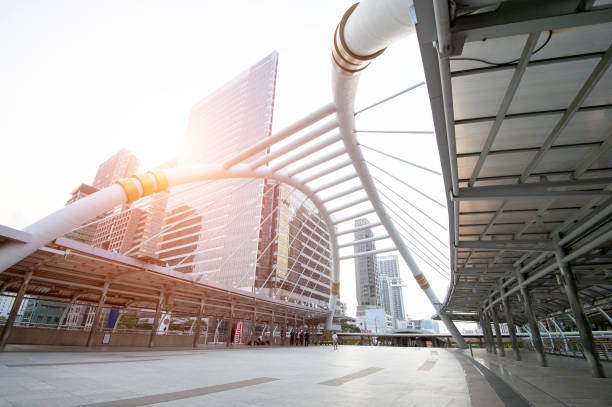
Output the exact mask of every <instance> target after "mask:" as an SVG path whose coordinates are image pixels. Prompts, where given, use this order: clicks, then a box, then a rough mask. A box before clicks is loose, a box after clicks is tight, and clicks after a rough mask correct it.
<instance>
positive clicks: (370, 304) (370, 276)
mask: <svg viewBox="0 0 612 407" xmlns="http://www.w3.org/2000/svg"><path fill="white" fill-rule="evenodd" d="M369 223H370V222H369V221H368V220H367V219H356V220H355V227H361V226H367V225H368V224H369ZM373 236H374V233H372V229H370V228H364V229H361V230H359V231H357V232H355V240H363V239H367V238H370V237H373ZM354 250H355V253H363V252H369V251H373V250H376V245H375V243H374V241H371V242H365V243H360V244H357V245H355V246H354ZM355 283H356V289H357V290H356V291H357V316H364V315H365V310H366V309H367V308H374V309H378V308H381V306H382V301H381V297H380V284H379V281H378V265H377V262H376V255H375V254H368V255H363V256H359V257H356V258H355Z"/></svg>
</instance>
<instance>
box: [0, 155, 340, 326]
mask: <svg viewBox="0 0 612 407" xmlns="http://www.w3.org/2000/svg"><path fill="white" fill-rule="evenodd" d="M161 172H163V173H164V175H165V177H166V179H167V182H168V185H167V186H168V187H172V186H177V185H181V184H187V183H190V182H197V181H203V180H220V179H228V178H266V179H274V180H276V181H279V182H283V183H285V184H288V185H291V186H293V187H295V188H296V189H298V190H299V191H301V192H302V193H304V195H306V196H307V197H308V198H309V199H310V200H311V201H312V203H313V204H314V205H315V206H316V208H317V209H318V210H319V213H320V216H321V217H322V218H323V221H324V222H325V224H326V226H327V229H328V232H329V245H330V247H331V252H332V275H331V285H332V293H331V294H330V300H329V310H330V315H331V316H333V313H334V310H335V307H336V300H337V298H338V285H339V277H340V274H339V273H340V268H339V265H340V260H339V252H338V239H337V237H336V231H335V227H334V224H333V222H332V219H331V216H330V215H329V213H328V212H327V209H326V208H325V205H323V202H321V200H320V199H319V198H318V197H317V196H316V194H315V193H314V192H313V191H312V190H311V189H310V188H308V187H307V186H305V185H303V184H302V183H301V182H299V181H297V180H296V179H294V178H292V177H290V176H288V175H286V174H284V173H278V172H274V171H272V170H270V169H269V168H267V167H263V168H259V169H256V170H252V169H251V168H250V166H249V165H248V164H236V165H234V166H233V167H231V168H229V169H225V168H224V167H223V165H197V166H192V167H186V168H171V169H167V170H163V171H161ZM136 186H137V182H134V187H136ZM140 189H142V188H140ZM126 202H128V197H127V195H126V193H125V192H124V189H123V188H122V187H121V186H120V185H117V184H115V185H113V186H110V187H108V188H105V189H103V190H101V191H98V192H96V193H94V194H91V195H89V196H87V197H85V198H83V199H80V200H78V201H76V202H74V203H72V204H70V205H68V206H65V207H63V208H62V209H60V210H59V211H57V212H54V213H52V214H51V215H48V216H47V217H45V218H43V219H42V220H40V221H38V222H36V223H34V224H32V225H31V226H28V227H27V228H26V229H24V231H26V232H28V233H30V234H32V241H31V242H29V243H25V244H24V243H17V242H15V243H8V244H6V245H4V246H3V247H2V248H1V249H0V273H1V272H3V271H4V270H6V269H7V268H9V267H10V266H12V265H13V264H15V263H17V262H19V261H20V260H22V259H23V258H25V257H27V256H28V255H30V254H32V253H34V252H35V251H36V250H37V249H38V248H40V247H42V246H44V245H46V244H48V243H49V242H51V241H53V240H54V239H56V238H58V237H60V236H63V235H65V234H66V233H68V232H70V231H71V230H73V229H74V228H77V227H79V226H80V225H82V224H83V223H85V222H87V221H88V220H89V219H91V218H93V217H95V216H98V215H101V214H103V213H105V212H107V211H109V210H111V209H113V208H114V207H115V206H117V205H120V204H122V203H126ZM331 321H332V319H331V317H328V321H327V323H328V327H330V328H331Z"/></svg>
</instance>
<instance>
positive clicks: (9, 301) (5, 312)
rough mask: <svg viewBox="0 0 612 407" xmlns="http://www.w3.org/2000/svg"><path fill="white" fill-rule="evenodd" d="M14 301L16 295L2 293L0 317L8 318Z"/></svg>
mask: <svg viewBox="0 0 612 407" xmlns="http://www.w3.org/2000/svg"><path fill="white" fill-rule="evenodd" d="M0 294H2V293H0ZM13 302H15V297H6V296H4V295H0V318H8V316H9V313H10V312H11V308H12V307H13Z"/></svg>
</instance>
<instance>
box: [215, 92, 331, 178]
mask: <svg viewBox="0 0 612 407" xmlns="http://www.w3.org/2000/svg"><path fill="white" fill-rule="evenodd" d="M335 111H336V106H335V104H334V103H329V104H327V105H325V106H323V107H322V108H320V109H318V110H315V111H314V112H312V113H311V114H309V115H308V116H306V117H304V118H302V119H300V120H298V121H297V122H295V123H293V124H292V125H290V126H288V127H286V128H284V129H282V130H281V131H279V132H277V133H275V134H273V135H271V136H270V137H266V138H265V139H264V140H262V141H260V142H259V143H256V144H255V145H253V146H251V147H249V148H248V149H246V150H244V151H242V152H241V153H239V154H237V155H235V156H234V157H232V158H230V159H229V160H227V161H226V162H224V163H223V168H225V169H229V168H231V167H233V166H234V165H236V164H238V163H239V162H242V161H244V160H246V159H248V158H250V157H252V156H254V155H255V154H257V153H259V152H260V151H263V150H265V149H267V148H268V147H270V146H271V145H273V144H275V143H278V142H279V141H281V140H284V139H286V138H287V137H289V136H291V135H292V134H294V133H297V132H298V131H300V130H303V129H305V128H306V127H308V126H310V125H311V124H313V123H316V122H318V121H319V120H321V119H323V118H325V117H327V116H329V115H330V114H332V113H334V112H335Z"/></svg>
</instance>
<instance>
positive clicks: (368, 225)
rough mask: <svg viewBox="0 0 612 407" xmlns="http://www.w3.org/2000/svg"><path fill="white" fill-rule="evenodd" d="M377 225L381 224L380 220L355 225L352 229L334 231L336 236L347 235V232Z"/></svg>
mask: <svg viewBox="0 0 612 407" xmlns="http://www.w3.org/2000/svg"><path fill="white" fill-rule="evenodd" d="M378 226H383V224H382V222H375V223H369V224H367V225H363V226H357V227H355V228H352V229H347V230H341V231H339V232H336V236H342V235H347V234H349V233H355V232H359V231H360V230H364V229H370V228H375V227H378Z"/></svg>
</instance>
